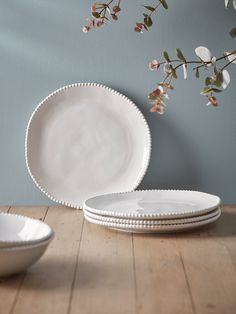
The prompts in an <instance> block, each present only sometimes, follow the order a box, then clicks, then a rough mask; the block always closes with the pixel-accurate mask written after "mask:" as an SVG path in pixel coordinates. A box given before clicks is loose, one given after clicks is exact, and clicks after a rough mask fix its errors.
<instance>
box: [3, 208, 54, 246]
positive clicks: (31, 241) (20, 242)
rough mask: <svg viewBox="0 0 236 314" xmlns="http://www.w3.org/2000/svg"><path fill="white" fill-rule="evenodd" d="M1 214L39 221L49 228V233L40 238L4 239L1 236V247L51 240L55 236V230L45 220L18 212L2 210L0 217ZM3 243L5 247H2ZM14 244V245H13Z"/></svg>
mask: <svg viewBox="0 0 236 314" xmlns="http://www.w3.org/2000/svg"><path fill="white" fill-rule="evenodd" d="M1 216H7V217H14V218H20V219H24V220H29V221H33V222H34V223H35V222H36V223H38V224H39V225H43V226H46V227H47V228H48V230H49V231H48V234H47V235H45V236H43V237H41V238H39V239H31V240H3V239H1V238H0V249H4V248H8V247H7V245H8V244H9V245H11V247H16V246H18V245H19V246H24V245H25V246H28V245H31V244H32V245H34V244H38V243H42V242H43V241H46V240H49V239H51V238H52V237H53V236H54V234H55V233H54V230H53V229H52V228H51V227H50V226H49V225H48V224H47V223H45V222H44V221H41V220H39V219H35V218H31V217H28V216H25V215H18V214H12V213H5V212H0V218H1ZM1 245H3V247H1ZM5 245H6V246H5ZM12 245H13V246H12Z"/></svg>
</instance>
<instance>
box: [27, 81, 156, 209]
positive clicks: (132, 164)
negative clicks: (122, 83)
mask: <svg viewBox="0 0 236 314" xmlns="http://www.w3.org/2000/svg"><path fill="white" fill-rule="evenodd" d="M25 146H26V164H27V168H28V170H29V173H30V175H31V177H32V178H33V180H34V182H35V184H36V185H37V186H38V187H39V189H40V190H41V191H43V192H44V193H45V194H46V195H47V196H48V197H49V198H51V199H52V200H54V201H56V202H58V203H61V204H64V205H67V206H70V207H75V208H81V207H82V204H83V201H84V200H85V199H87V198H88V197H92V196H94V195H100V194H107V193H112V192H120V191H131V190H134V189H135V188H136V187H137V186H138V185H139V183H140V182H141V180H142V178H143V176H144V174H145V172H146V169H147V166H148V164H149V159H150V152H151V136H150V131H149V127H148V125H147V122H146V120H145V118H144V116H143V115H142V113H141V112H140V110H139V109H138V108H137V107H136V105H135V104H134V103H133V102H132V101H131V100H129V99H128V98H127V97H125V96H123V95H122V94H120V93H118V92H116V91H114V90H112V89H110V88H108V87H106V86H103V85H98V84H86V83H84V84H74V85H70V86H65V87H62V88H60V89H59V90H57V91H55V92H54V93H52V94H51V95H49V96H48V97H47V98H45V99H44V100H43V101H42V102H41V103H40V104H39V106H38V107H37V108H36V110H35V111H34V113H33V114H32V116H31V118H30V121H29V124H28V127H27V132H26V145H25Z"/></svg>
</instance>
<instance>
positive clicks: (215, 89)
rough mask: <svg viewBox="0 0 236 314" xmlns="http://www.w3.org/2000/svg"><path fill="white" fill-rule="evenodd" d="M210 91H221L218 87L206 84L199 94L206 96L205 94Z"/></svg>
mask: <svg viewBox="0 0 236 314" xmlns="http://www.w3.org/2000/svg"><path fill="white" fill-rule="evenodd" d="M212 92H215V93H220V92H222V90H221V89H218V88H214V87H209V86H206V87H204V88H203V89H202V91H201V94H202V95H204V96H207V95H209V94H211V93H212Z"/></svg>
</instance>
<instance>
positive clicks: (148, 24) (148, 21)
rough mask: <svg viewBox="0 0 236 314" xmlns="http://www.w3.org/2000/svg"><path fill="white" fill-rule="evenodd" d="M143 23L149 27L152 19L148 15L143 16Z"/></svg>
mask: <svg viewBox="0 0 236 314" xmlns="http://www.w3.org/2000/svg"><path fill="white" fill-rule="evenodd" d="M143 21H144V24H145V25H146V26H147V27H151V26H152V19H151V17H150V16H145V18H144V20H143Z"/></svg>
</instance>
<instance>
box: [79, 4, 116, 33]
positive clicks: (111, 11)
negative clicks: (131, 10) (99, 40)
mask: <svg viewBox="0 0 236 314" xmlns="http://www.w3.org/2000/svg"><path fill="white" fill-rule="evenodd" d="M114 2H115V0H110V1H108V2H107V3H94V4H93V5H92V6H91V13H92V17H93V18H92V19H91V20H90V21H89V24H88V25H85V26H84V27H83V32H84V33H88V32H89V31H90V30H91V29H93V28H96V27H97V28H101V27H102V26H104V25H105V21H109V20H110V18H112V20H113V21H117V20H118V13H119V12H120V11H121V8H120V3H121V0H118V1H117V4H116V5H114V6H113V7H111V4H113V3H114Z"/></svg>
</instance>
